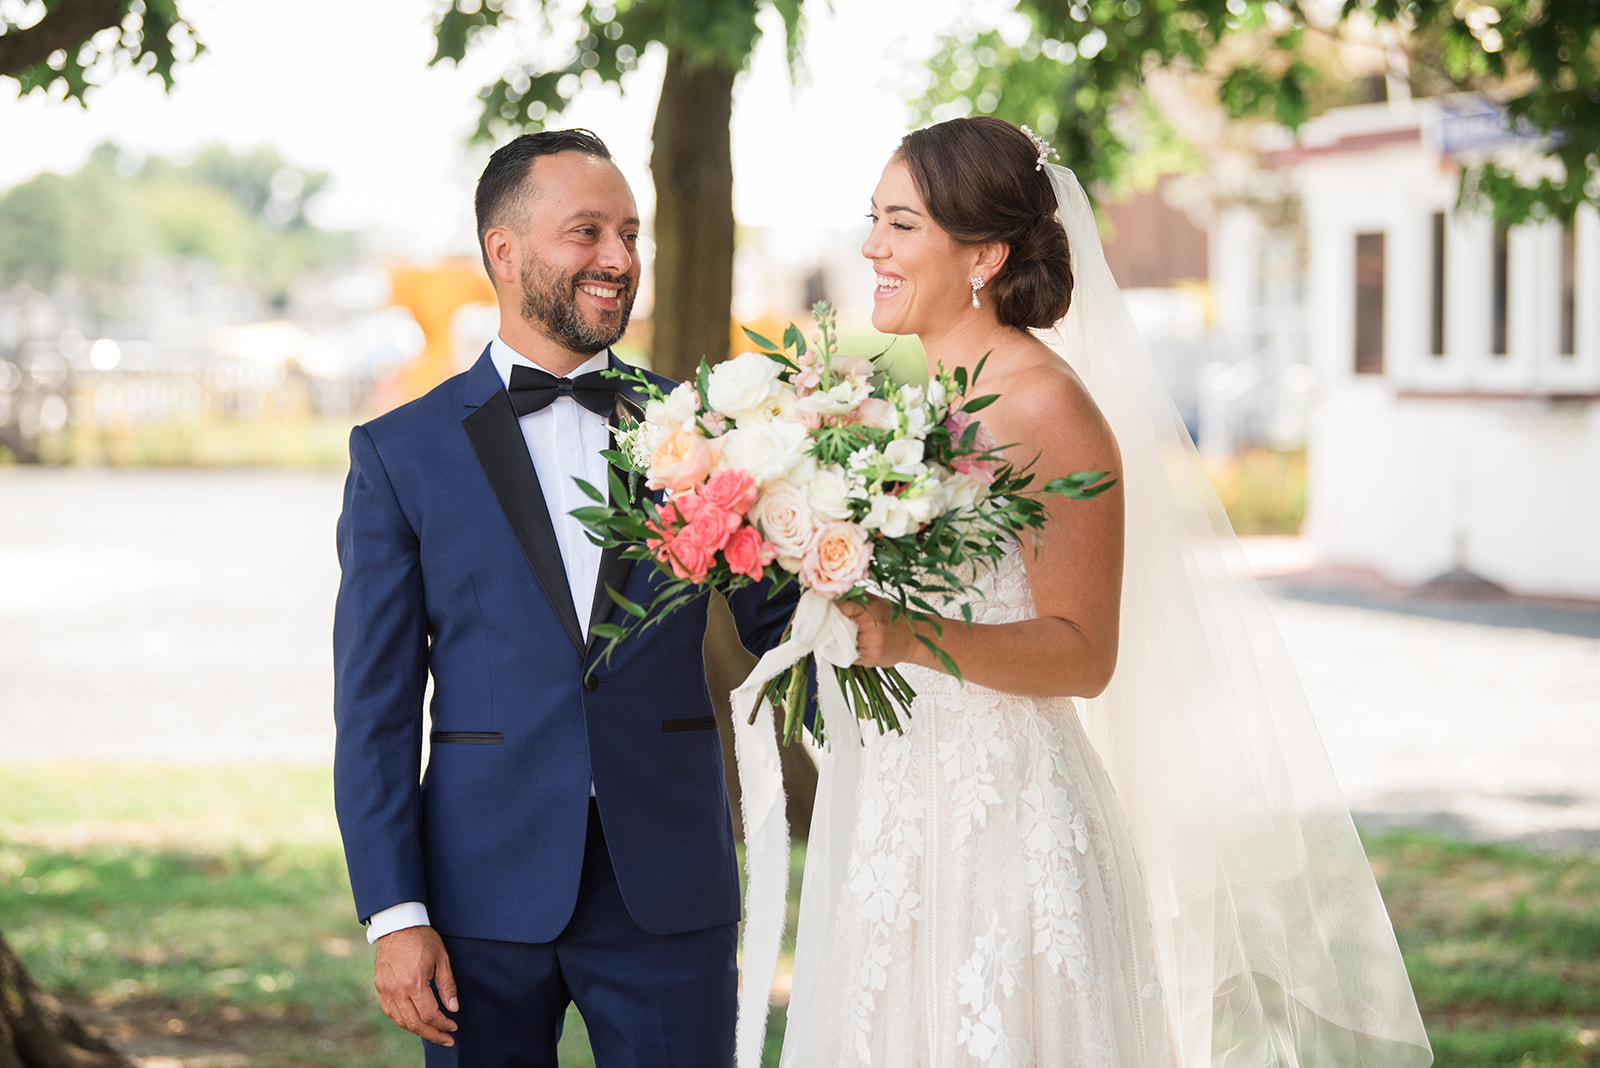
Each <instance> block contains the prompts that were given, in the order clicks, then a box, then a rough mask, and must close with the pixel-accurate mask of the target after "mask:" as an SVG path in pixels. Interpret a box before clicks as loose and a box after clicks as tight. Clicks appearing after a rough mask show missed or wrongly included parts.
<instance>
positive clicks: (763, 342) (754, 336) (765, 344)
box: [739, 326, 794, 353]
mask: <svg viewBox="0 0 1600 1068" xmlns="http://www.w3.org/2000/svg"><path fill="white" fill-rule="evenodd" d="M739 329H740V330H743V331H744V333H745V336H746V337H748V338H749V339H750V340H751V341H754V342H755V343H756V344H757V345H760V346H761V347H762V348H763V349H765V350H766V351H767V352H769V353H772V352H777V351H779V349H778V346H777V345H774V344H773V343H772V342H771V341H769V340H768V339H766V338H764V337H762V336H761V335H760V334H758V333H756V332H755V331H754V330H752V329H750V328H749V327H748V326H741V327H740V328H739ZM789 329H791V330H792V329H794V328H793V327H790V328H789Z"/></svg>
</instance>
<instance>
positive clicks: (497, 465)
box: [461, 389, 583, 649]
mask: <svg viewBox="0 0 1600 1068" xmlns="http://www.w3.org/2000/svg"><path fill="white" fill-rule="evenodd" d="M461 426H462V429H464V430H465V431H466V432H467V439H468V440H469V441H471V442H472V450H473V451H474V452H476V453H477V454H478V463H480V464H482V465H483V473H484V474H485V475H486V476H488V479H489V485H490V487H491V488H493V490H494V496H495V500H497V501H499V502H500V510H501V511H503V512H504V513H505V515H506V519H507V520H508V521H509V522H510V523H511V530H512V533H514V534H515V535H516V538H517V544H518V545H520V546H521V547H522V555H523V557H524V558H526V559H527V561H528V566H529V567H530V568H532V569H533V574H534V577H535V578H537V579H538V580H539V586H540V587H541V588H542V589H543V590H544V595H545V598H546V599H547V600H548V601H549V602H550V607H551V608H553V609H554V610H555V613H556V618H557V619H559V620H560V621H561V627H562V629H563V630H565V631H566V632H567V637H569V638H571V639H572V644H573V645H574V646H576V647H577V648H579V649H582V648H583V631H582V630H581V629H580V628H579V626H578V613H577V611H576V610H574V608H573V607H572V592H571V590H570V589H569V588H568V587H567V569H566V568H565V567H564V566H563V565H562V563H561V547H560V545H558V544H557V543H556V528H555V526H554V525H553V524H551V522H550V509H549V508H548V507H547V506H546V504H545V500H544V490H543V489H542V488H541V487H540V486H539V475H538V472H536V471H535V470H534V468H533V460H532V459H531V458H530V457H529V456H528V443H527V441H526V440H525V439H524V438H523V436H522V427H521V426H519V425H518V424H517V413H516V412H514V411H513V410H512V409H511V397H510V395H508V394H507V393H506V391H505V390H503V389H502V390H500V391H498V392H497V393H495V394H493V395H492V396H491V397H490V398H489V399H488V400H487V401H485V402H484V404H483V406H482V407H480V408H479V409H478V410H477V411H475V412H473V413H472V414H471V415H469V416H467V417H466V418H465V419H463V420H462V421H461Z"/></svg>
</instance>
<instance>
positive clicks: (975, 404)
mask: <svg viewBox="0 0 1600 1068" xmlns="http://www.w3.org/2000/svg"><path fill="white" fill-rule="evenodd" d="M815 318H816V323H817V327H818V337H817V339H816V343H815V344H814V345H808V344H807V343H806V340H805V338H804V336H803V335H802V334H801V332H800V331H799V329H797V328H796V327H794V326H790V327H789V329H788V330H787V331H786V332H785V334H784V339H783V344H782V345H781V346H779V345H777V344H775V343H773V342H771V341H768V340H767V339H766V338H763V337H761V336H760V335H758V334H754V333H750V332H749V331H746V333H747V334H749V335H750V338H751V340H752V341H753V342H754V343H755V344H756V345H758V346H760V351H755V352H746V353H743V354H741V355H739V356H736V357H734V358H733V359H731V360H728V361H727V362H725V363H722V364H718V365H717V366H715V367H709V366H707V365H706V364H705V363H704V362H703V361H702V363H701V365H700V368H699V371H698V373H697V375H696V377H695V380H694V381H693V382H685V383H682V384H680V385H679V386H677V388H675V389H673V390H672V391H671V392H670V393H663V392H662V391H661V390H660V389H658V388H657V387H655V386H654V385H652V384H651V383H649V382H648V381H644V380H642V379H641V380H640V381H639V382H638V383H637V385H638V386H639V387H640V388H642V389H643V390H644V391H645V392H646V393H647V394H648V395H649V397H650V400H649V402H648V403H647V405H646V407H645V410H644V418H643V419H642V420H639V421H638V422H635V423H633V424H631V425H628V426H625V427H624V428H622V429H621V430H620V431H619V433H618V435H617V448H616V449H615V450H614V451H613V452H611V453H609V454H608V457H609V459H610V460H611V461H612V463H613V464H614V465H615V468H616V469H617V470H615V471H614V472H613V475H612V477H613V479H614V480H615V481H616V484H615V485H614V486H613V487H612V490H613V492H612V493H611V495H610V503H608V502H607V500H606V497H605V496H604V495H603V494H602V493H601V491H600V490H598V489H596V488H594V487H592V486H585V487H584V488H585V490H586V492H588V493H589V495H590V496H591V497H593V498H594V499H595V500H596V501H597V502H598V503H597V504H596V505H595V506H594V507H590V508H584V509H580V510H578V511H577V512H575V513H574V514H575V515H576V516H577V517H578V518H579V519H580V520H581V521H582V522H583V523H584V524H585V525H586V526H588V527H589V529H590V530H591V531H593V532H594V535H595V536H596V537H597V539H598V540H600V541H601V542H602V543H603V544H607V545H619V546H621V547H623V551H624V553H625V555H628V556H630V557H632V558H633V559H635V560H647V561H650V562H651V563H652V564H654V566H656V567H657V568H659V569H660V570H661V571H662V572H663V573H664V576H665V578H666V581H665V582H664V583H663V584H662V586H661V588H660V591H659V592H658V594H657V595H656V597H655V598H654V600H653V601H652V602H651V603H650V604H649V605H639V604H634V603H632V602H630V601H628V600H627V599H625V598H623V597H622V596H621V595H620V594H618V593H617V592H616V591H615V590H609V591H608V592H609V593H610V595H611V597H612V599H613V600H614V601H615V602H616V603H617V604H619V605H620V606H621V607H622V608H623V609H624V610H625V611H626V612H627V613H628V614H629V615H630V616H632V617H633V619H632V621H631V622H630V623H629V624H627V625H626V626H617V625H615V624H605V625H601V626H598V627H596V628H595V629H596V632H597V633H598V634H599V635H600V636H601V637H603V638H606V639H607V640H608V641H610V642H611V643H613V644H615V642H617V641H619V640H621V639H622V638H623V637H625V636H626V635H627V634H629V633H630V632H632V631H633V630H635V629H638V628H642V627H647V626H650V625H653V624H654V623H656V622H659V621H660V620H661V619H662V618H664V617H665V616H667V615H669V614H670V613H671V612H672V611H673V610H674V609H675V608H677V607H678V606H680V605H681V604H683V603H685V602H687V601H688V600H690V599H692V598H694V597H697V596H699V594H700V593H701V588H702V587H705V586H710V587H713V588H715V589H717V590H719V591H721V592H723V593H729V592H732V591H733V590H737V589H739V588H741V587H743V586H746V585H749V584H751V583H754V582H760V581H763V580H771V581H772V586H773V589H775V590H776V589H781V588H783V587H784V586H787V585H788V584H789V583H791V582H798V583H799V584H800V586H801V588H802V592H801V596H800V602H799V607H798V608H797V609H796V613H795V621H794V623H793V624H792V625H791V628H790V633H789V635H788V638H789V640H788V641H787V642H785V644H784V646H780V649H779V650H774V653H771V654H768V655H769V657H773V656H774V654H777V656H776V660H775V661H773V662H777V661H783V660H785V659H786V660H787V662H786V663H782V664H781V666H779V667H777V668H776V669H773V670H772V671H771V673H770V677H767V678H764V679H762V680H761V684H760V690H759V693H760V696H762V697H765V698H767V699H770V700H771V701H772V702H773V704H774V705H775V707H776V708H777V709H779V710H780V712H781V714H782V716H783V722H784V738H785V740H788V741H792V740H793V739H794V738H795V737H796V736H797V735H798V733H799V729H800V726H801V724H802V722H803V721H804V719H805V716H804V704H805V699H806V693H807V689H808V686H807V678H808V668H809V667H810V663H811V662H812V661H817V662H819V665H818V666H819V669H820V667H822V666H826V667H828V668H830V669H831V671H832V674H833V681H837V683H838V687H839V690H840V691H841V692H842V693H843V695H844V697H845V700H846V702H847V703H848V704H849V706H850V708H851V709H852V710H853V711H854V712H855V714H856V716H857V717H858V718H860V719H870V720H872V721H873V722H874V723H876V724H877V725H878V728H879V729H880V730H898V729H899V728H900V720H899V716H900V715H901V714H902V713H904V712H905V710H906V709H907V708H909V706H910V703H911V699H912V698H913V696H914V694H913V692H912V690H911V688H910V687H909V686H908V685H907V684H906V682H905V680H904V678H902V677H901V675H900V673H899V672H898V671H896V670H895V669H894V667H893V666H884V667H866V666H861V665H857V664H855V663H854V661H855V659H856V652H855V625H854V623H853V622H852V621H851V620H850V618H848V616H847V615H846V613H844V612H841V611H840V606H849V608H848V613H849V615H851V616H854V615H859V614H860V613H861V612H864V611H867V610H869V605H870V604H871V600H870V599H871V598H872V596H873V595H876V596H877V597H881V598H882V599H883V600H884V601H885V602H886V603H887V605H888V614H889V615H890V616H891V617H892V618H893V619H896V620H898V619H902V618H907V619H909V620H910V621H911V622H912V623H913V624H921V625H920V626H917V627H916V630H915V631H914V636H915V640H917V641H919V642H921V643H922V644H923V645H924V646H926V647H927V649H928V650H929V651H930V653H931V654H932V655H933V656H934V657H936V658H937V659H938V661H939V662H940V663H941V664H943V665H944V667H945V669H946V670H948V671H949V672H951V673H952V674H954V675H957V676H958V677H959V674H960V672H959V669H958V668H957V666H956V664H955V663H954V661H952V660H951V659H950V658H949V656H947V655H946V654H945V653H944V651H943V650H942V649H941V648H940V647H939V645H938V642H937V637H938V635H939V634H940V633H942V626H943V624H944V622H945V621H943V620H942V618H941V617H940V615H939V612H938V608H937V605H938V603H940V602H942V601H943V600H944V599H945V598H946V597H949V596H951V595H954V594H956V593H958V592H959V591H960V589H961V588H962V585H963V580H962V578H961V577H959V575H958V574H957V569H959V568H961V567H963V566H964V565H966V564H968V563H970V562H971V561H973V560H976V559H983V558H987V559H991V560H993V559H998V558H999V556H1000V555H1001V553H1002V552H1003V551H1004V546H1005V543H1006V541H1007V540H1008V539H1011V538H1016V537H1018V536H1020V535H1022V534H1023V533H1024V532H1026V531H1030V530H1035V529H1037V528H1038V527H1040V526H1042V525H1043V523H1044V521H1045V508H1044V504H1043V502H1042V500H1041V499H1040V497H1041V491H1039V490H1034V489H1033V488H1032V485H1031V484H1032V476H1031V475H1030V474H1029V473H1028V471H1027V469H1026V468H1018V467H1017V466H1016V465H1014V464H1013V463H1011V462H1010V461H1008V460H1007V459H1006V458H1005V457H1004V456H1003V455H1002V452H1003V449H1002V447H1001V446H999V445H998V444H997V443H996V442H995V440H994V439H993V437H992V436H991V435H990V434H989V432H988V430H987V428H986V427H985V426H984V425H983V423H982V422H981V421H979V419H978V418H977V413H978V412H980V411H981V410H982V409H983V408H985V407H986V406H987V405H988V404H989V403H991V402H992V401H993V400H994V399H995V398H994V397H993V396H972V395H969V392H970V391H971V390H972V387H973V386H974V384H975V382H976V379H977V377H978V373H979V372H981V370H982V364H981V363H980V364H979V366H978V369H977V371H975V372H974V373H973V374H972V376H970V377H969V376H968V375H967V373H966V371H965V370H964V369H961V368H957V369H956V370H955V371H953V372H941V373H940V374H938V375H936V376H934V377H933V378H931V379H930V380H929V381H928V382H927V383H926V384H925V385H917V384H906V385H899V386H896V385H895V384H894V383H892V382H891V381H890V380H889V379H888V376H887V375H885V374H884V373H883V372H881V371H880V370H879V369H878V368H877V367H875V366H874V364H873V363H872V362H871V361H870V360H865V359H861V358H858V357H851V356H843V355H840V353H839V352H838V339H837V332H836V329H837V328H836V316H835V313H834V312H833V310H832V308H831V307H829V306H828V305H827V304H826V303H819V304H818V305H817V308H816V309H815ZM641 477H643V478H644V479H646V480H647V481H646V485H647V487H648V488H649V489H651V490H656V491H660V492H664V494H665V499H664V500H661V501H659V502H658V501H656V500H654V499H652V498H650V497H648V496H642V497H641V496H640V495H638V494H636V493H629V492H627V491H626V489H625V488H624V487H623V486H622V484H621V481H622V479H624V478H626V479H628V480H629V481H630V482H635V483H636V482H637V480H638V479H639V478H641ZM1111 485H1112V480H1110V479H1108V478H1107V476H1106V473H1105V472H1083V473H1078V474H1073V475H1070V476H1068V477H1066V478H1061V479H1055V480H1053V481H1051V482H1049V483H1048V484H1046V485H1045V486H1044V487H1043V488H1042V492H1043V493H1054V494H1060V495H1063V496H1067V497H1073V498H1079V499H1087V498H1091V497H1094V496H1096V495H1098V494H1100V493H1102V492H1104V491H1105V490H1107V489H1109V488H1110V487H1111ZM619 502H620V503H619ZM627 502H637V503H627ZM878 612H879V614H880V615H882V614H884V606H883V605H879V607H878ZM962 612H963V615H964V616H965V617H966V618H967V622H970V609H968V608H966V607H965V606H963V608H962ZM780 650H781V651H780ZM757 671H758V673H759V672H760V671H761V669H760V668H759V667H758V669H757ZM819 681H820V680H819ZM748 685H749V684H748V683H747V686H748ZM823 687H824V689H825V690H826V689H831V688H832V687H831V686H828V685H827V684H826V683H823ZM752 715H753V710H752ZM822 727H823V723H822V722H821V721H820V720H817V719H813V721H812V729H813V732H814V733H816V734H817V735H818V737H819V738H820V735H821V730H822Z"/></svg>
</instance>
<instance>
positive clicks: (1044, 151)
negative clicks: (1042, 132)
mask: <svg viewBox="0 0 1600 1068" xmlns="http://www.w3.org/2000/svg"><path fill="white" fill-rule="evenodd" d="M1022 132H1023V133H1025V134H1027V135H1028V140H1030V141H1032V142H1033V147H1034V148H1037V149H1038V150H1039V158H1038V159H1036V160H1034V161H1033V169H1034V170H1036V171H1042V170H1044V165H1045V161H1046V160H1048V159H1049V158H1050V157H1051V156H1054V157H1055V158H1056V159H1060V158H1061V153H1059V152H1057V151H1056V150H1055V149H1053V148H1051V147H1050V142H1049V141H1046V140H1045V139H1044V138H1042V137H1040V136H1039V135H1038V134H1036V133H1034V132H1033V131H1032V130H1030V129H1028V128H1027V127H1026V126H1024V127H1022Z"/></svg>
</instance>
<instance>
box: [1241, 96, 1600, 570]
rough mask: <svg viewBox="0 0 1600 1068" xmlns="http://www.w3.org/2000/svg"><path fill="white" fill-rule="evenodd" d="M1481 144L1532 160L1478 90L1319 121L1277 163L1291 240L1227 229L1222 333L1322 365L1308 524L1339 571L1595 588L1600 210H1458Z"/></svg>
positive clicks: (1599, 519)
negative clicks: (1522, 218) (1572, 215)
mask: <svg viewBox="0 0 1600 1068" xmlns="http://www.w3.org/2000/svg"><path fill="white" fill-rule="evenodd" d="M1478 151H1497V152H1501V153H1508V152H1509V153H1516V152H1518V151H1522V152H1526V149H1525V148H1524V149H1519V148H1518V146H1517V144H1516V143H1515V138H1512V137H1508V136H1507V135H1506V134H1505V132H1504V129H1503V123H1502V122H1501V120H1500V119H1499V117H1498V116H1497V115H1494V114H1493V113H1491V112H1486V111H1485V110H1484V108H1483V106H1482V105H1481V104H1479V103H1477V102H1476V100H1475V98H1450V99H1444V100H1438V99H1430V100H1416V101H1407V102H1404V103H1398V104H1379V105H1371V106H1362V107H1353V108H1343V109H1338V110H1336V111H1332V112H1329V113H1327V114H1326V115H1324V116H1322V117H1321V118H1319V119H1317V120H1315V121H1313V122H1311V123H1309V124H1307V125H1306V126H1304V127H1302V128H1301V130H1300V132H1299V135H1298V137H1297V138H1295V139H1294V140H1293V142H1290V143H1285V144H1282V145H1280V146H1277V147H1275V148H1273V149H1271V150H1269V151H1267V152H1266V153H1265V156H1264V162H1265V163H1266V165H1267V166H1268V167H1270V168H1272V169H1274V170H1275V171H1276V172H1277V174H1278V175H1279V176H1280V177H1281V178H1283V179H1287V186H1288V188H1289V189H1290V190H1292V192H1293V195H1294V198H1295V199H1297V200H1298V203H1299V213H1298V214H1299V226H1297V227H1292V228H1290V236H1289V237H1287V238H1286V237H1285V232H1286V231H1285V229H1284V228H1283V227H1276V228H1275V227H1273V226H1271V225H1264V224H1263V222H1262V218H1263V213H1262V212H1260V211H1258V210H1252V209H1248V208H1235V209H1232V210H1224V211H1223V212H1222V213H1220V215H1219V217H1218V218H1217V220H1216V222H1215V228H1214V229H1213V231H1212V240H1213V248H1217V249H1221V250H1226V252H1225V254H1226V255H1227V256H1228V257H1230V262H1229V263H1225V264H1221V263H1214V273H1213V285H1214V287H1216V289H1215V293H1216V300H1217V311H1218V326H1219V327H1220V328H1223V329H1227V330H1228V331H1230V332H1231V333H1233V334H1236V335H1238V336H1241V337H1246V338H1250V339H1252V340H1251V343H1253V344H1261V343H1263V342H1270V341H1271V340H1273V339H1275V338H1279V337H1283V338H1285V339H1287V340H1289V341H1291V342H1297V344H1296V346H1295V347H1297V348H1301V349H1302V351H1303V353H1304V358H1305V359H1306V360H1307V361H1308V362H1309V363H1310V365H1311V366H1312V367H1313V369H1314V371H1315V379H1316V391H1315V400H1314V402H1313V406H1312V415H1311V424H1310V434H1309V442H1308V462H1309V476H1308V477H1309V485H1308V502H1307V518H1306V527H1305V530H1304V533H1305V534H1306V535H1307V536H1308V537H1309V538H1310V539H1311V540H1312V541H1313V542H1314V544H1315V546H1316V548H1317V550H1318V554H1319V556H1320V557H1321V558H1322V560H1324V561H1325V562H1327V563H1332V564H1340V565H1353V566H1358V567H1365V568H1371V569H1374V570H1376V571H1377V572H1378V573H1379V574H1380V575H1382V576H1383V577H1384V578H1386V579H1387V580H1389V581H1392V582H1396V583H1400V584H1404V585H1415V584H1419V583H1422V582H1426V581H1428V580H1429V579H1432V578H1435V577H1437V576H1439V575H1441V574H1443V573H1446V572H1450V571H1452V570H1454V569H1462V570H1466V571H1468V572H1471V573H1472V574H1474V575H1477V576H1479V577H1481V578H1484V579H1487V580H1489V581H1491V582H1494V583H1497V584H1499V585H1501V586H1503V587H1505V588H1507V589H1508V590H1511V591H1513V592H1517V593H1523V594H1540V595H1552V596H1566V597H1581V598H1600V217H1597V215H1596V213H1595V212H1594V211H1593V210H1592V209H1585V210H1583V211H1580V212H1579V214H1578V217H1577V219H1576V223H1575V225H1573V226H1570V227H1565V228H1564V227H1563V226H1562V225H1560V224H1559V223H1551V222H1546V223H1534V224H1529V225H1522V226H1516V227H1512V228H1511V229H1510V230H1509V231H1507V230H1506V229H1504V228H1500V227H1497V226H1496V225H1495V223H1494V221H1493V219H1492V218H1491V217H1490V216H1489V215H1488V214H1487V212H1483V213H1477V212H1472V211H1465V210H1464V211H1459V212H1458V211H1457V210H1456V202H1457V196H1458V192H1459V173H1460V165H1461V164H1460V161H1461V160H1463V159H1465V158H1468V156H1469V155H1470V154H1471V153H1473V152H1478ZM1530 158H1532V157H1531V155H1530ZM1302 228H1303V229H1302ZM1294 230H1299V234H1293V233H1292V231H1294ZM1301 241H1303V247H1302V250H1301V251H1300V252H1299V253H1298V254H1294V253H1293V250H1292V248H1291V250H1290V252H1289V253H1288V254H1286V253H1285V248H1284V246H1285V243H1286V242H1287V243H1288V244H1289V245H1291V246H1292V245H1293V244H1295V243H1297V242H1301ZM1296 259H1298V260H1299V263H1298V264H1296V263H1295V260H1296ZM1286 264H1287V266H1286ZM1252 276H1253V277H1252ZM1297 276H1298V277H1297ZM1274 291H1276V296H1274V295H1273V293H1274ZM1296 304H1298V305H1299V309H1298V311H1299V313H1300V314H1299V315H1298V316H1296V315H1294V314H1292V313H1293V312H1295V310H1296V309H1295V305H1296ZM1286 311H1287V312H1289V313H1290V314H1288V315H1286V314H1285V312H1286ZM1295 318H1299V319H1300V321H1301V322H1303V324H1304V333H1303V340H1298V339H1294V338H1293V334H1294V333H1295V332H1296V331H1294V330H1293V329H1292V328H1291V329H1289V330H1288V332H1287V333H1285V327H1284V326H1283V323H1284V321H1285V320H1286V319H1288V320H1293V319H1295Z"/></svg>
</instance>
